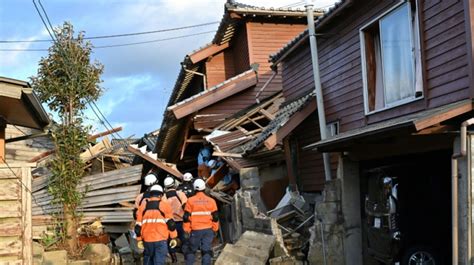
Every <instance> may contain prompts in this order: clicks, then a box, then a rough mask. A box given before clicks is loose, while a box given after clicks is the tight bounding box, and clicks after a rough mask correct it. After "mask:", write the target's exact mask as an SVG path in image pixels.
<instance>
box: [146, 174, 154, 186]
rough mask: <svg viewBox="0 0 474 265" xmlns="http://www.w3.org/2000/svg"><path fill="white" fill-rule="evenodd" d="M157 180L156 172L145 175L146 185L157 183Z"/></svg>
mask: <svg viewBox="0 0 474 265" xmlns="http://www.w3.org/2000/svg"><path fill="white" fill-rule="evenodd" d="M156 181H157V179H156V176H155V175H154V174H148V175H146V176H145V181H144V182H145V186H151V185H153V184H155V182H156Z"/></svg>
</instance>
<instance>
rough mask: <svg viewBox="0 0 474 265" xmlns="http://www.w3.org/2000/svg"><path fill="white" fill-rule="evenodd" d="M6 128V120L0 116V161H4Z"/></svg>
mask: <svg viewBox="0 0 474 265" xmlns="http://www.w3.org/2000/svg"><path fill="white" fill-rule="evenodd" d="M6 128H7V122H6V120H5V119H4V118H2V117H0V163H1V164H3V163H5V160H6V158H5V129H6Z"/></svg>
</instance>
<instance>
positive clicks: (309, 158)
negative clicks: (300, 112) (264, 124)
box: [290, 112, 337, 192]
mask: <svg viewBox="0 0 474 265" xmlns="http://www.w3.org/2000/svg"><path fill="white" fill-rule="evenodd" d="M290 137H291V139H292V140H296V141H297V146H298V149H299V150H298V152H299V153H298V157H299V158H300V159H298V165H297V169H296V170H297V176H296V179H297V183H298V185H299V189H300V190H301V191H306V192H313V191H321V190H323V189H324V182H325V176H324V162H323V156H322V153H319V152H314V151H312V150H303V147H304V146H306V145H309V144H311V143H314V142H317V141H319V140H320V134H319V126H318V117H317V113H316V112H314V113H313V114H312V115H310V116H309V117H308V118H306V119H305V120H304V121H303V122H302V123H301V124H300V125H299V126H298V127H296V129H295V130H294V131H293V133H292V135H291V136H290ZM331 168H332V177H333V178H335V177H336V168H337V156H336V155H335V154H334V155H331Z"/></svg>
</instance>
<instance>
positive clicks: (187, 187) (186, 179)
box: [178, 172, 194, 198]
mask: <svg viewBox="0 0 474 265" xmlns="http://www.w3.org/2000/svg"><path fill="white" fill-rule="evenodd" d="M178 190H181V191H182V192H184V194H185V195H186V197H187V198H189V197H191V196H193V195H194V186H193V175H192V174H191V173H189V172H187V173H184V175H183V183H181V185H179V187H178Z"/></svg>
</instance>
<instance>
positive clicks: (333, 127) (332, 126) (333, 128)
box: [326, 121, 340, 138]
mask: <svg viewBox="0 0 474 265" xmlns="http://www.w3.org/2000/svg"><path fill="white" fill-rule="evenodd" d="M339 130H340V127H339V121H335V122H330V123H327V124H326V132H327V135H328V138H331V137H334V136H336V135H338V134H339Z"/></svg>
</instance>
